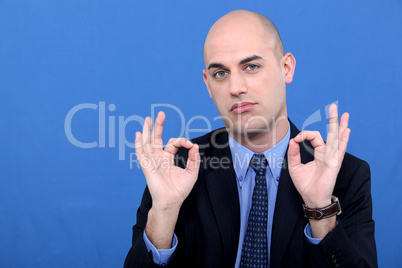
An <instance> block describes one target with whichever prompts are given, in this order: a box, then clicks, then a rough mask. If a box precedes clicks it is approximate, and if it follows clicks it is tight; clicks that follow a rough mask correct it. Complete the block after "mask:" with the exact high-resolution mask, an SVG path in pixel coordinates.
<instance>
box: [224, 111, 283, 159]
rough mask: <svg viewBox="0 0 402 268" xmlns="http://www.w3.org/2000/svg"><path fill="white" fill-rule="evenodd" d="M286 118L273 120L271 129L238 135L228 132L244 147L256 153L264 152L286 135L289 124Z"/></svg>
mask: <svg viewBox="0 0 402 268" xmlns="http://www.w3.org/2000/svg"><path fill="white" fill-rule="evenodd" d="M284 119H286V120H279V121H276V122H273V123H272V126H270V128H269V129H265V130H261V131H260V132H258V133H242V134H240V135H238V134H236V133H234V132H232V131H229V130H228V133H229V134H230V136H232V137H233V139H235V140H236V141H237V142H238V143H240V144H241V145H243V146H244V147H246V148H248V149H250V150H251V151H253V152H255V153H263V152H265V151H267V150H268V149H270V148H272V147H274V146H275V145H276V144H277V143H278V142H279V141H280V140H282V139H283V138H284V137H285V135H286V133H287V132H288V128H289V124H288V119H287V117H285V118H284Z"/></svg>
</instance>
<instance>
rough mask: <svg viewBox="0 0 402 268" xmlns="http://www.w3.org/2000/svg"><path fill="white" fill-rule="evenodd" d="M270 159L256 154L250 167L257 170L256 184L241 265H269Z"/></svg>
mask: <svg viewBox="0 0 402 268" xmlns="http://www.w3.org/2000/svg"><path fill="white" fill-rule="evenodd" d="M267 166H268V161H267V159H266V158H265V156H264V155H263V154H254V155H253V158H252V159H251V161H250V167H251V168H252V169H254V171H255V174H256V175H255V186H254V191H253V201H252V204H251V209H250V214H249V216H248V224H247V233H246V236H245V237H244V241H243V249H242V252H241V259H240V267H241V268H243V267H268V246H267V217H268V196H267V183H266V179H265V172H266V170H267Z"/></svg>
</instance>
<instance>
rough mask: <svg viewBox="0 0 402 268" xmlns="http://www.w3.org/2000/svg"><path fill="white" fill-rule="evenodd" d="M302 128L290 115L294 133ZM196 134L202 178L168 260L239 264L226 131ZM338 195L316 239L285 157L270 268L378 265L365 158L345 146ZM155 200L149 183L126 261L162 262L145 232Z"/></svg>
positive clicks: (306, 155) (305, 148) (182, 157)
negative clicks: (334, 215)
mask: <svg viewBox="0 0 402 268" xmlns="http://www.w3.org/2000/svg"><path fill="white" fill-rule="evenodd" d="M298 132H299V130H298V129H297V128H296V127H295V126H294V125H293V124H292V123H291V137H292V138H293V137H295V136H296V135H297V133H298ZM193 142H194V143H197V144H199V145H200V154H201V157H202V163H201V167H200V171H199V176H198V180H197V182H196V184H195V186H194V188H193V189H192V191H191V193H190V195H189V196H188V198H187V199H186V200H185V202H184V203H183V205H182V207H181V210H180V213H179V218H178V221H177V224H176V228H175V233H176V235H177V237H178V246H177V249H176V251H175V253H174V255H173V256H172V259H171V261H170V262H169V266H170V267H208V268H210V267H234V264H235V260H236V254H237V247H238V240H239V230H240V206H239V197H238V191H237V186H236V177H235V172H234V169H233V165H232V160H231V153H230V149H229V147H228V134H227V132H226V131H225V129H219V130H215V131H213V132H211V133H208V134H206V135H204V136H202V137H199V138H196V139H194V140H193ZM300 147H301V148H300V150H301V158H302V162H303V163H307V162H309V161H312V160H313V158H314V157H313V155H312V150H311V148H312V147H311V145H310V143H308V142H305V143H303V144H301V146H300ZM186 159H187V150H184V149H182V150H179V152H178V154H177V159H176V160H177V162H176V164H177V165H179V166H183V165H184V164H185V163H186ZM218 161H220V163H218ZM334 195H335V196H337V197H338V198H339V200H340V204H341V207H342V214H341V215H339V216H338V224H337V226H336V227H335V228H334V229H333V230H332V231H331V232H330V233H329V234H328V235H327V236H326V237H325V238H324V239H323V240H322V241H321V243H320V244H319V245H312V244H310V243H309V242H308V241H307V239H306V238H305V235H304V228H305V226H306V224H307V223H308V220H307V219H306V218H305V217H304V215H303V211H302V204H303V200H302V198H301V196H300V195H299V193H298V192H297V190H296V188H295V187H294V185H293V182H292V180H291V178H290V176H289V171H288V169H287V158H286V159H285V161H284V164H283V168H282V172H281V176H280V180H279V188H278V195H277V200H276V206H275V214H274V219H273V220H274V222H273V227H272V228H273V229H272V242H271V259H270V267H271V268H277V267H292V268H294V267H377V254H376V247H375V241H374V221H373V220H372V202H371V194H370V169H369V166H368V164H367V163H366V162H364V161H362V160H360V159H358V158H356V157H354V156H352V155H350V154H346V155H345V158H344V161H343V164H342V167H341V170H340V172H339V175H338V179H337V182H336V185H335V189H334ZM151 206H152V199H151V196H150V194H149V191H148V189H145V192H144V196H143V199H142V202H141V206H140V207H139V209H138V212H137V224H136V225H135V226H134V227H133V240H132V248H131V249H130V251H129V253H128V255H127V258H126V261H125V267H159V266H157V265H155V264H154V263H153V261H152V255H151V254H150V253H148V252H147V250H146V246H145V243H144V241H143V238H142V234H143V231H144V228H145V225H146V221H147V214H148V211H149V209H150V207H151ZM336 265H338V266H336Z"/></svg>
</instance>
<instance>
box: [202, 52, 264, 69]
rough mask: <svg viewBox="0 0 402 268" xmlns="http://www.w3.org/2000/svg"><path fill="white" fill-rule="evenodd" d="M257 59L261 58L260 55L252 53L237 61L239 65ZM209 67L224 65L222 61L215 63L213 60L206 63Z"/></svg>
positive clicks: (221, 66)
mask: <svg viewBox="0 0 402 268" xmlns="http://www.w3.org/2000/svg"><path fill="white" fill-rule="evenodd" d="M258 59H262V57H260V56H257V55H253V56H250V57H247V58H245V59H243V60H241V61H240V62H239V64H240V65H241V64H245V63H247V62H250V61H253V60H258ZM211 68H225V65H223V64H222V63H215V62H213V63H211V64H209V65H208V70H209V69H211Z"/></svg>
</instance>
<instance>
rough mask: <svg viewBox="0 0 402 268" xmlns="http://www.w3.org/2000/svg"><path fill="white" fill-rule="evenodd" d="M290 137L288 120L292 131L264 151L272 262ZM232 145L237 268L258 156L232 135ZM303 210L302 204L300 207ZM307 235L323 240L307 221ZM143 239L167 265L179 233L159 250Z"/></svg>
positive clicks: (312, 239) (305, 230)
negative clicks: (277, 205)
mask: <svg viewBox="0 0 402 268" xmlns="http://www.w3.org/2000/svg"><path fill="white" fill-rule="evenodd" d="M289 140H290V125H289V123H288V131H287V133H286V135H285V137H284V138H283V139H282V140H280V141H279V142H278V143H277V144H276V145H275V146H274V147H272V148H270V149H268V150H267V151H265V152H263V154H264V155H265V157H266V158H267V160H268V163H269V168H267V171H266V174H265V176H266V180H267V189H268V228H267V238H268V241H267V242H268V263H269V256H270V254H269V253H270V252H271V233H272V224H273V217H274V211H275V203H276V195H277V193H278V185H279V178H280V176H281V170H282V164H283V160H284V158H285V153H286V149H287V147H288V145H289ZM229 147H230V151H231V154H232V163H233V167H234V170H235V173H236V183H237V190H238V193H239V202H240V234H239V245H238V249H237V258H236V264H235V267H239V264H240V258H241V251H242V248H243V240H244V236H245V235H246V231H247V222H248V215H249V213H250V208H251V203H252V196H253V189H254V185H255V180H254V179H255V172H254V170H253V169H252V168H249V164H250V160H251V158H252V157H253V155H254V152H253V151H251V150H250V149H248V148H246V147H244V146H243V145H241V144H240V143H238V142H237V141H236V140H235V139H233V138H232V137H231V136H229ZM300 209H301V207H300ZM304 234H305V235H306V237H307V240H308V241H309V242H310V243H312V244H318V243H320V242H321V239H315V238H313V237H312V232H311V228H310V224H307V225H306V227H305V229H304ZM143 239H144V242H145V245H146V247H147V250H148V252H149V251H152V257H153V261H154V262H155V263H156V264H159V265H166V264H167V263H168V262H169V260H170V257H171V256H172V254H173V252H174V251H175V249H176V247H177V244H178V239H177V237H176V235H175V234H174V235H173V240H172V248H171V249H160V250H158V249H156V248H155V247H154V245H152V243H151V242H150V241H149V239H148V237H147V236H146V234H145V231H144V233H143Z"/></svg>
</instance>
